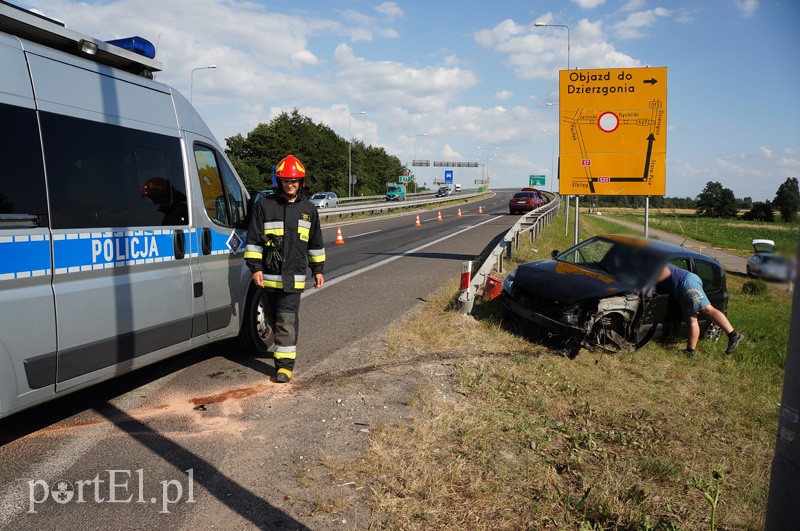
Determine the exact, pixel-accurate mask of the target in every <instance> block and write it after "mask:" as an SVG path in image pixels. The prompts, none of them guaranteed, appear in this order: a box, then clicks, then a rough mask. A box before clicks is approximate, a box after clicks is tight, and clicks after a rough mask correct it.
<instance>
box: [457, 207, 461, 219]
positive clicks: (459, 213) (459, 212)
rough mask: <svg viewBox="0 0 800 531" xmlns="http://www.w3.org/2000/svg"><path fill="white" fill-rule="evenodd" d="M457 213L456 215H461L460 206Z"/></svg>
mask: <svg viewBox="0 0 800 531" xmlns="http://www.w3.org/2000/svg"><path fill="white" fill-rule="evenodd" d="M457 215H458V217H461V209H460V208H459V209H458V214H457Z"/></svg>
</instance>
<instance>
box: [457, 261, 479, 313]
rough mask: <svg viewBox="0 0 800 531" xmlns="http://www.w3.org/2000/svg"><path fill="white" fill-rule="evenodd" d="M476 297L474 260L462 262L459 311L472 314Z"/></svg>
mask: <svg viewBox="0 0 800 531" xmlns="http://www.w3.org/2000/svg"><path fill="white" fill-rule="evenodd" d="M474 304H475V297H474V296H473V294H472V260H469V261H467V262H461V293H460V294H459V295H458V309H459V311H460V312H461V313H462V314H469V313H472V306H473V305H474Z"/></svg>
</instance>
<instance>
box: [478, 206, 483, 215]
mask: <svg viewBox="0 0 800 531" xmlns="http://www.w3.org/2000/svg"><path fill="white" fill-rule="evenodd" d="M478 214H483V207H482V206H479V207H478Z"/></svg>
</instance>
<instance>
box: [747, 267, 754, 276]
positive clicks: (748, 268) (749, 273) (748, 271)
mask: <svg viewBox="0 0 800 531" xmlns="http://www.w3.org/2000/svg"><path fill="white" fill-rule="evenodd" d="M747 276H748V277H752V276H753V272H752V271H751V270H750V266H747Z"/></svg>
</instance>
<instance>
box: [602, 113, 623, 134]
mask: <svg viewBox="0 0 800 531" xmlns="http://www.w3.org/2000/svg"><path fill="white" fill-rule="evenodd" d="M597 127H599V128H600V130H601V131H603V132H604V133H611V132H613V131H615V130H616V129H617V127H619V116H617V115H616V114H614V113H613V112H611V111H606V112H604V113H603V114H601V115H600V118H598V119H597Z"/></svg>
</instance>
